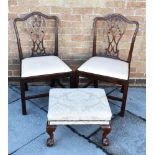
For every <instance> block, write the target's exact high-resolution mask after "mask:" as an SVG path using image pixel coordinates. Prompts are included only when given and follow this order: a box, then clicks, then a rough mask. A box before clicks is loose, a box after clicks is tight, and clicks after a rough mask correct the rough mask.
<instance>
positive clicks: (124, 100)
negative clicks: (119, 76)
mask: <svg viewBox="0 0 155 155" xmlns="http://www.w3.org/2000/svg"><path fill="white" fill-rule="evenodd" d="M127 95H128V84H126V85H124V86H123V100H122V106H121V112H120V116H121V117H124V114H125V107H126V100H127Z"/></svg>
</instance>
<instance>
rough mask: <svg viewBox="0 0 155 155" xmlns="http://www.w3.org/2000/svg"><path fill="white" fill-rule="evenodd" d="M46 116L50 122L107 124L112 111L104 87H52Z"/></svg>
mask: <svg viewBox="0 0 155 155" xmlns="http://www.w3.org/2000/svg"><path fill="white" fill-rule="evenodd" d="M47 117H48V122H49V123H50V124H109V122H110V120H111V117H112V113H111V110H110V107H109V103H108V100H107V97H106V94H105V91H104V89H99V88H74V89H69V88H68V89H67V88H65V89H63V88H54V89H50V92H49V107H48V115H47Z"/></svg>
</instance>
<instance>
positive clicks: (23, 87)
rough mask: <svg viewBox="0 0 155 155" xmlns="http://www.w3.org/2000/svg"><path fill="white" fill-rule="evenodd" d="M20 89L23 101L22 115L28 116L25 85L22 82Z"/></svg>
mask: <svg viewBox="0 0 155 155" xmlns="http://www.w3.org/2000/svg"><path fill="white" fill-rule="evenodd" d="M20 88H21V100H22V114H23V115H26V114H27V113H26V99H25V83H24V82H23V81H22V80H21V81H20Z"/></svg>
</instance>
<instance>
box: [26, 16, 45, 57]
mask: <svg viewBox="0 0 155 155" xmlns="http://www.w3.org/2000/svg"><path fill="white" fill-rule="evenodd" d="M25 25H26V30H27V32H28V34H29V35H30V37H31V40H32V42H33V47H32V48H31V50H32V54H31V56H44V55H48V54H47V53H46V50H45V47H44V36H45V33H46V20H45V18H44V17H42V16H40V15H33V16H31V18H29V19H27V20H26V21H25Z"/></svg>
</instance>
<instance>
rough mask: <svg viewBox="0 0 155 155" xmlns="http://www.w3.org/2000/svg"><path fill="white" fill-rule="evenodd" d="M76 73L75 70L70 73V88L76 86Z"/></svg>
mask: <svg viewBox="0 0 155 155" xmlns="http://www.w3.org/2000/svg"><path fill="white" fill-rule="evenodd" d="M74 74H75V73H74V72H73V73H71V75H70V88H75V83H74V81H75V75H74Z"/></svg>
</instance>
